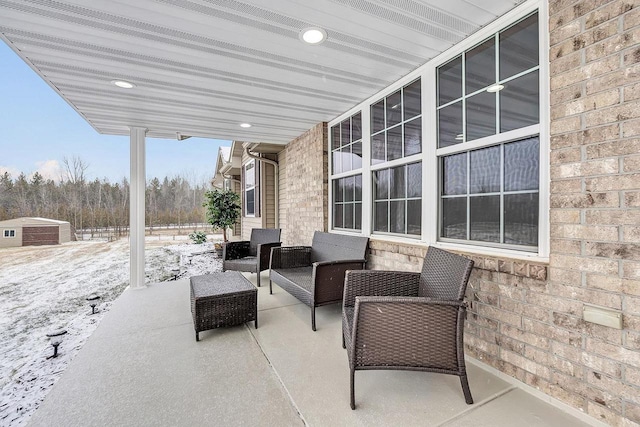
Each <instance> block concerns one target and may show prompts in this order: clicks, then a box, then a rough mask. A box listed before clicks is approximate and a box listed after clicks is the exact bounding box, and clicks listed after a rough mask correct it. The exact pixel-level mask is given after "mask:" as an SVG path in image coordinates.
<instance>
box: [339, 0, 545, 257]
mask: <svg viewBox="0 0 640 427" xmlns="http://www.w3.org/2000/svg"><path fill="white" fill-rule="evenodd" d="M536 10H537V11H538V14H539V15H538V29H539V48H540V52H539V53H540V64H539V78H540V86H539V87H540V122H539V124H536V125H532V126H528V127H526V128H521V129H515V130H513V131H510V132H505V133H503V134H499V138H500V142H503V143H504V142H507V141H506V139H509V140H517V139H520V137H521V136H529V135H532V132H533V131H534V128H537V131H536V132H535V133H536V134H538V135H539V138H540V165H539V167H540V172H539V173H540V180H539V194H540V201H539V215H538V251H537V252H527V251H521V250H513V249H508V248H496V247H490V246H479V245H477V244H466V243H452V242H442V241H438V236H439V229H438V223H439V214H438V209H437V207H438V204H439V191H438V182H439V176H438V157H439V156H442V155H445V154H447V153H448V152H450V151H457V150H456V149H455V148H451V147H446V148H442V149H437V147H436V144H435V143H434V142H435V141H436V131H437V129H436V91H435V89H434V88H435V82H436V68H437V67H438V66H440V65H442V64H444V63H446V62H448V61H449V60H451V59H453V58H455V57H456V56H458V55H460V54H461V53H463V52H464V51H466V50H468V49H470V48H472V47H474V46H476V45H477V44H478V43H480V42H482V41H484V40H486V39H487V38H488V37H491V36H492V35H495V34H496V33H497V32H499V31H501V30H503V29H504V28H506V27H508V26H510V25H512V24H514V23H516V22H517V21H519V20H521V19H522V18H524V17H526V16H527V15H529V14H530V13H532V12H534V11H536ZM548 16H549V14H548V3H547V2H545V1H542V0H529V1H527V2H525V3H523V4H521V5H519V6H518V7H516V8H514V9H513V10H511V11H509V12H507V13H506V14H504V15H503V16H501V17H499V18H498V19H496V20H495V21H493V22H491V23H490V24H488V25H487V26H486V27H483V28H482V29H480V30H479V31H477V32H476V33H475V34H473V35H471V36H470V37H467V38H466V39H465V40H463V41H461V42H460V43H458V44H457V45H455V46H453V47H452V48H450V49H448V50H447V51H445V52H443V53H441V54H440V55H438V56H436V57H435V58H433V59H431V60H430V61H429V62H427V63H425V64H424V65H422V66H421V67H419V68H418V69H416V70H414V71H413V72H411V73H409V74H408V75H406V76H405V77H403V78H401V79H399V80H397V81H396V82H394V83H393V84H391V85H389V86H388V87H386V88H385V89H383V90H381V91H379V92H378V93H376V94H374V95H373V96H371V97H369V98H367V99H366V100H365V101H363V102H362V103H360V104H358V105H356V106H355V107H353V108H351V109H350V110H348V111H346V112H344V113H343V114H341V115H340V116H338V117H336V118H335V119H333V120H332V121H330V122H329V123H328V129H329V130H330V129H331V127H332V126H335V125H336V124H338V123H340V122H342V121H343V120H344V119H346V118H348V117H351V116H352V115H354V114H357V113H358V112H360V113H361V114H362V160H363V161H362V168H361V169H358V170H357V171H349V173H345V174H336V175H335V176H333V175H332V168H331V162H329V179H330V180H331V179H333V178H339V177H343V176H349V175H353V174H356V173H362V230H361V232H360V233H359V234H361V235H363V236H370V237H372V238H376V239H379V240H389V241H397V242H405V243H409V244H424V245H433V246H436V247H441V248H444V249H451V250H457V251H462V252H469V253H477V254H481V255H488V256H506V257H509V258H516V259H524V260H530V261H531V260H533V261H539V262H547V261H548V260H549V246H550V235H549V230H550V225H549V193H550V182H551V180H550V175H549V173H550V172H549V169H550V167H549V161H550V153H549V139H550V137H549V134H550V133H549V127H550V125H549V123H550V122H549V120H550V117H549V109H550V94H549V90H550V87H549V75H550V74H549V53H548V45H549V44H548V42H549V28H548ZM418 78H420V79H421V88H422V153H421V154H419V155H415V156H411V158H412V160H414V157H416V158H419V160H420V161H422V221H423V223H422V235H421V236H420V238H419V239H416V238H415V237H412V236H408V235H402V236H401V235H396V234H394V235H389V234H381V233H374V232H373V223H372V220H373V208H372V203H373V194H372V192H373V188H372V183H371V173H372V171H373V170H376V169H384V168H387V167H391V166H390V165H391V164H392V163H393V164H395V163H396V161H393V162H385V163H379V164H376V165H371V129H370V127H371V116H370V106H371V105H372V104H374V103H375V102H377V101H379V100H380V99H382V98H384V97H386V96H388V95H390V94H392V93H394V92H395V91H397V90H398V89H401V88H402V87H404V86H406V85H407V84H409V83H411V82H413V81H414V80H416V79H418ZM329 134H330V135H329V138H328V149H329V152H331V138H332V135H331V132H330V131H329ZM497 139H498V137H497V136H489V137H486V138H482V139H480V140H476V141H473V142H472V143H470V145H469V146H468V147H470V146H471V144H473V146H474V147H475V146H476V145H477V148H480V147H482V146H489V145H495V144H496V143H498V141H497ZM398 160H399V163H401V164H404V163H407V162H406V160H407V158H403V159H398ZM332 200H333V194H332V186H331V185H330V186H329V205H331V201H332ZM331 217H332V215H329V229H330V230H331V232H335V233H340V234H353V233H352V232H345V231H344V230H333V224H332V218H331Z"/></svg>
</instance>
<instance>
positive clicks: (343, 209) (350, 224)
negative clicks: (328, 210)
mask: <svg viewBox="0 0 640 427" xmlns="http://www.w3.org/2000/svg"><path fill="white" fill-rule="evenodd" d="M333 200H334V202H333V228H336V229H340V228H344V229H350V230H360V229H361V228H362V175H354V176H349V177H346V178H339V179H334V180H333Z"/></svg>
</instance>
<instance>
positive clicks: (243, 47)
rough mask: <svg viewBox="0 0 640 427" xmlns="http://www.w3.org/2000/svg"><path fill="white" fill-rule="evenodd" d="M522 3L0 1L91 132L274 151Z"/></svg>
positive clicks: (34, 59) (3, 29)
mask: <svg viewBox="0 0 640 427" xmlns="http://www.w3.org/2000/svg"><path fill="white" fill-rule="evenodd" d="M522 1H523V0H502V1H501V0H446V1H444V0H313V1H310V0H297V1H296V0H262V1H260V0H243V1H235V0H126V1H124V0H122V1H121V0H60V1H51V0H0V33H1V34H2V38H3V39H4V41H5V42H7V44H9V46H11V47H12V48H13V49H14V50H15V51H16V52H17V53H18V54H19V55H20V56H21V57H22V58H23V59H24V60H25V61H26V62H27V63H28V64H29V65H31V67H32V68H33V69H34V70H35V71H36V72H38V73H39V74H40V76H41V77H42V78H43V79H44V80H45V81H46V82H47V83H48V84H49V85H50V86H52V87H53V88H54V89H55V90H57V91H58V93H59V94H60V95H61V96H62V97H63V98H64V99H65V100H66V101H67V102H68V103H69V104H70V105H71V106H72V107H73V108H75V109H76V110H77V111H78V113H80V114H81V115H82V116H83V117H84V118H85V119H86V120H87V121H88V122H89V123H90V124H91V125H92V126H93V127H94V128H95V129H96V130H97V131H98V132H100V133H104V134H114V135H128V134H129V129H128V127H129V126H143V127H147V128H148V129H149V132H148V136H150V137H160V138H175V137H176V132H180V133H181V134H183V135H193V136H200V137H209V138H219V139H240V140H243V141H263V142H271V143H280V144H283V143H287V142H289V141H290V140H291V139H293V138H295V137H297V136H298V135H300V134H301V133H303V132H304V131H306V130H307V129H309V128H311V127H312V126H313V125H315V124H317V123H319V122H322V121H329V120H331V119H333V118H335V117H336V116H338V115H339V114H341V113H343V112H344V111H346V110H348V109H349V108H351V107H352V106H354V105H355V104H357V103H359V102H360V101H362V100H364V99H366V98H368V97H370V96H372V95H373V94H375V93H376V92H378V91H379V90H381V89H383V88H385V87H386V86H388V85H389V84H391V83H393V82H394V81H396V80H397V79H399V78H400V77H402V76H404V75H406V74H408V73H409V72H411V71H412V70H414V69H416V68H417V67H418V66H420V65H422V64H423V63H425V62H427V61H428V60H429V59H430V58H432V57H434V56H436V55H437V54H439V53H440V52H442V51H444V50H446V49H447V48H449V47H451V46H452V45H454V44H455V43H457V42H459V41H460V40H462V39H464V38H465V37H466V36H468V35H469V34H471V33H473V32H475V31H476V30H478V29H479V28H480V27H481V26H484V25H486V24H487V23H489V22H491V21H493V20H494V19H495V18H497V17H498V16H500V15H502V14H504V13H505V12H507V11H509V10H511V9H512V8H513V7H514V6H515V5H516V4H519V3H522ZM309 26H319V27H322V28H324V29H325V30H326V31H327V33H328V39H327V40H326V41H325V42H324V43H323V44H321V45H318V46H309V45H306V44H304V43H302V42H301V41H300V40H299V38H298V36H299V32H300V30H301V29H303V28H305V27H309ZM114 79H123V80H128V81H131V82H133V83H135V84H136V85H137V86H136V87H135V88H134V89H131V90H126V89H120V88H117V87H116V86H114V85H112V84H111V83H110V82H111V81H112V80H114ZM242 122H249V123H251V124H253V127H251V128H249V129H243V128H240V127H239V126H238V125H239V123H242Z"/></svg>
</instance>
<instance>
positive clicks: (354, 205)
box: [327, 2, 549, 257]
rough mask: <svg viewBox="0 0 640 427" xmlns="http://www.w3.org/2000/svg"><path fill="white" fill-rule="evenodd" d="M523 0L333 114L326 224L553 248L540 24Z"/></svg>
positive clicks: (512, 248)
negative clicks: (460, 41)
mask: <svg viewBox="0 0 640 427" xmlns="http://www.w3.org/2000/svg"><path fill="white" fill-rule="evenodd" d="M525 3H526V4H523V5H522V6H518V7H517V8H515V9H514V10H513V11H510V12H508V13H507V14H506V15H505V16H503V17H500V18H498V19H497V20H496V21H494V22H492V23H491V24H489V25H487V27H485V28H483V29H481V30H480V31H479V32H478V33H477V34H475V35H473V36H471V37H472V39H469V40H467V41H465V43H464V47H456V46H454V47H452V48H451V49H450V50H448V51H447V52H449V53H447V54H446V55H447V56H446V58H445V57H444V56H439V57H438V58H437V59H434V60H432V61H430V62H429V63H427V64H425V65H423V66H422V67H420V68H418V69H417V70H415V71H414V72H412V73H411V74H410V75H408V76H406V77H405V78H403V79H402V80H401V81H400V82H396V83H394V84H393V87H389V88H388V90H386V91H385V92H384V93H382V94H381V95H380V96H376V98H371V99H369V100H367V101H365V102H363V103H361V104H359V105H358V106H357V107H356V108H355V109H354V110H353V111H351V112H350V113H349V114H348V115H347V114H345V115H343V116H341V117H339V118H337V119H336V120H334V121H331V122H330V124H329V128H330V131H329V138H330V141H329V144H328V147H327V148H328V151H329V152H330V153H331V154H330V158H329V163H330V167H331V175H330V183H329V190H330V194H331V199H330V203H331V208H330V209H331V215H330V218H331V224H332V227H331V228H332V230H336V231H340V232H348V231H358V232H360V233H361V234H363V235H367V236H369V235H374V236H385V237H387V238H389V240H394V241H396V240H397V241H409V240H410V239H414V240H415V239H420V241H422V242H424V243H426V244H434V243H438V244H440V245H442V246H443V247H448V248H452V249H458V250H468V251H470V252H479V253H485V252H486V253H492V254H495V253H501V252H502V253H505V254H506V253H508V254H509V255H518V256H521V255H525V254H524V253H523V252H530V253H535V254H537V255H539V256H541V257H546V256H548V250H549V239H548V235H547V234H546V232H547V231H548V226H549V224H548V220H549V217H548V215H549V212H548V203H549V200H548V192H549V182H548V174H549V170H548V169H549V166H548V165H549V153H548V144H549V137H548V128H547V123H548V114H549V111H548V107H545V105H548V88H547V85H548V75H549V69H548V61H546V60H541V56H540V52H544V51H545V49H542V50H541V47H542V46H543V45H544V43H543V44H541V43H540V37H541V32H540V30H539V27H540V28H543V31H542V35H544V36H546V34H547V31H546V29H545V26H546V23H545V22H544V21H545V20H544V19H540V18H539V14H538V12H537V11H536V10H535V4H532V3H531V2H525ZM542 38H543V39H544V37H542ZM469 41H472V42H471V43H468V42H469ZM443 58H444V59H443ZM362 125H364V126H362ZM472 245H474V246H476V249H474V248H472V247H471V246H472Z"/></svg>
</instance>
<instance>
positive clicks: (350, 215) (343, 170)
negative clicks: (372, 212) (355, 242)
mask: <svg viewBox="0 0 640 427" xmlns="http://www.w3.org/2000/svg"><path fill="white" fill-rule="evenodd" d="M331 159H332V160H331V166H332V168H331V172H332V175H339V177H335V178H332V207H333V209H332V215H333V216H332V224H333V229H337V230H354V231H359V230H361V229H362V174H361V173H358V174H353V172H355V171H358V170H360V169H362V114H361V113H357V114H354V115H353V116H351V117H349V118H347V119H345V120H343V121H342V122H340V123H338V124H336V125H334V126H332V127H331ZM345 175H347V176H345Z"/></svg>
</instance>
